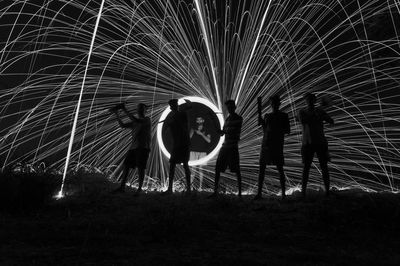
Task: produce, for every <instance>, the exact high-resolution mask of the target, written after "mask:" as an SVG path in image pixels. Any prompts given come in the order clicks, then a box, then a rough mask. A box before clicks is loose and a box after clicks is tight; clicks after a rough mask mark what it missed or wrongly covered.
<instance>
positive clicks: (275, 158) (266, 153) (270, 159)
mask: <svg viewBox="0 0 400 266" xmlns="http://www.w3.org/2000/svg"><path fill="white" fill-rule="evenodd" d="M284 164H285V160H284V157H283V147H261V154H260V165H279V166H280V165H284Z"/></svg>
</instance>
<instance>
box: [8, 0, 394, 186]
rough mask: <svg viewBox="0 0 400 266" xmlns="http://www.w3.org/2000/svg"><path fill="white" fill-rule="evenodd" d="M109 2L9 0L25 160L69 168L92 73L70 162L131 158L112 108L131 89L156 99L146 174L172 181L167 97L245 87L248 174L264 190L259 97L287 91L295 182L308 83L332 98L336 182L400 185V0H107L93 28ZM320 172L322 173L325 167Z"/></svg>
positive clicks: (12, 130)
mask: <svg viewBox="0 0 400 266" xmlns="http://www.w3.org/2000/svg"><path fill="white" fill-rule="evenodd" d="M101 2H102V1H100V0H98V1H86V0H85V1H80V0H74V1H67V0H64V1H61V0H57V1H55V0H54V1H52V0H48V1H43V2H42V4H41V5H38V3H39V2H37V1H18V0H16V1H1V3H0V29H1V36H0V41H1V46H0V48H1V50H0V74H1V77H0V82H1V84H0V89H1V96H0V101H1V120H0V124H1V131H0V132H1V133H0V134H1V140H0V156H1V163H2V165H3V166H6V165H12V164H14V163H16V162H20V161H23V160H25V161H29V162H40V161H47V162H48V163H50V164H53V165H54V166H55V167H58V168H59V169H60V170H62V169H63V168H64V165H65V156H66V154H67V149H68V142H69V140H70V135H71V129H72V128H73V121H74V115H75V111H76V110H77V106H78V99H79V95H80V89H81V87H82V84H83V82H84V88H83V92H84V93H83V97H82V100H81V101H80V111H79V113H78V119H77V124H76V132H75V135H74V136H75V138H74V144H73V146H71V148H72V150H71V161H72V162H73V165H70V166H71V167H72V166H74V167H75V166H79V165H85V166H91V167H97V168H100V169H107V170H108V169H110V167H112V166H114V167H117V166H118V165H120V164H121V162H122V160H123V157H124V155H125V151H126V149H127V148H128V147H129V142H130V132H128V131H123V130H121V129H120V128H119V126H118V124H117V123H116V121H115V118H114V117H113V116H112V115H111V114H110V113H109V112H108V109H109V108H110V107H111V106H113V105H115V104H116V103H119V102H121V101H127V106H128V109H130V110H134V109H135V106H136V104H137V103H138V102H144V103H146V104H148V105H150V106H151V108H150V115H151V118H152V123H153V126H152V129H153V141H152V152H151V155H150V159H149V164H148V171H147V175H148V176H147V179H148V180H147V181H146V182H147V184H149V186H151V185H150V184H155V183H157V184H159V185H160V186H165V183H166V180H167V178H166V177H167V172H168V160H167V158H166V157H165V156H164V155H163V153H162V152H161V150H160V147H159V146H158V142H157V140H156V139H157V137H156V133H157V123H158V121H159V118H160V116H161V114H162V112H163V111H164V110H165V108H166V107H167V102H168V100H169V99H171V98H182V97H187V96H196V97H201V98H204V99H207V100H208V101H210V102H211V103H213V104H214V105H215V106H218V107H220V106H221V103H223V102H224V101H225V100H226V99H236V100H237V104H238V112H239V113H240V114H241V115H242V116H243V117H244V125H243V130H242V140H241V142H240V154H241V165H242V169H243V170H242V172H243V174H242V175H243V178H244V182H245V186H247V188H248V189H249V190H252V189H254V187H255V185H256V179H257V174H258V156H259V149H260V142H261V137H262V131H261V129H260V128H259V127H258V126H257V119H256V115H255V114H256V98H257V96H259V95H262V96H263V98H264V101H266V99H268V97H269V96H271V95H272V94H275V93H280V94H281V98H282V99H283V100H282V109H283V110H284V111H286V112H288V113H289V114H290V117H291V127H292V134H291V135H290V136H288V137H287V138H286V145H285V156H286V166H285V170H286V174H287V177H288V182H289V188H290V187H292V188H294V187H296V186H297V185H298V183H299V181H300V179H301V171H302V164H301V158H300V140H301V129H300V126H299V124H298V123H297V122H296V121H295V116H296V113H297V112H298V110H299V109H300V108H302V107H304V103H303V101H302V96H303V95H304V94H305V93H306V92H309V91H314V92H316V94H317V95H318V96H320V97H322V96H328V97H330V98H331V99H332V102H333V105H332V106H330V107H329V108H328V112H329V113H330V114H331V115H332V117H334V119H335V121H336V125H335V126H334V127H329V128H327V130H326V134H327V136H328V139H329V143H330V151H331V155H332V159H333V160H332V163H331V164H330V171H331V180H332V183H333V184H334V185H335V186H338V187H360V188H365V189H367V190H371V191H382V190H392V191H398V186H399V174H400V156H399V155H400V152H399V134H400V132H399V131H400V105H399V103H400V101H399V100H400V92H399V81H400V79H399V78H400V60H399V59H400V43H399V34H398V32H397V31H398V28H400V27H399V26H400V14H399V12H400V3H399V2H398V1H395V0H387V1H381V0H371V1H357V0H343V1H338V0H336V1H334V0H329V1H326V0H304V1H289V0H269V1H268V0H265V1H254V0H242V1H233V0H232V1H230V0H226V1H216V0H214V1H211V0H204V1H197V0H185V1H179V0H153V1H134V0H132V1H119V0H118V1H117V0H109V1H108V0H107V1H105V4H104V9H103V11H102V12H101V19H100V23H99V27H98V29H97V34H96V36H95V38H92V37H93V32H95V31H94V28H95V25H96V19H97V18H98V17H99V16H98V15H99V10H100V5H101ZM92 39H94V44H93V51H92V53H91V57H90V60H89V66H88V69H87V72H86V62H87V61H88V57H89V51H90V46H91V41H92ZM85 73H86V78H84V76H85ZM84 79H85V80H84ZM265 107H266V108H265V110H264V111H265V112H266V111H268V110H269V108H267V105H265ZM214 165H215V157H214V159H212V160H211V161H210V162H209V163H208V165H207V166H204V167H203V171H204V172H205V179H206V180H205V181H204V182H205V183H206V185H208V186H210V187H211V185H212V180H213V177H214V176H213V173H214ZM179 171H181V170H180V169H179ZM267 175H268V176H267V178H266V180H267V190H268V192H273V193H276V192H277V191H278V187H279V181H278V178H277V174H276V172H275V170H273V171H267ZM177 176H183V173H182V172H177ZM224 177H225V178H224V179H223V183H224V185H225V187H226V189H227V190H234V188H235V184H236V182H235V176H234V175H231V174H226V175H225V176H224ZM269 177H271V178H269ZM310 182H311V183H312V184H314V185H315V186H319V185H320V184H321V183H322V180H321V177H320V172H319V170H318V167H314V168H313V170H312V171H311V176H310Z"/></svg>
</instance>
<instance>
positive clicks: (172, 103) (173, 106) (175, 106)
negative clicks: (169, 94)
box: [168, 99, 178, 112]
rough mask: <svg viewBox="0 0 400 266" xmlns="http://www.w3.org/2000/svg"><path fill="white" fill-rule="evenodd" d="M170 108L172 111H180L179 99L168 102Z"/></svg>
mask: <svg viewBox="0 0 400 266" xmlns="http://www.w3.org/2000/svg"><path fill="white" fill-rule="evenodd" d="M168 104H169V108H171V111H174V112H176V111H178V100H177V99H171V100H169V101H168Z"/></svg>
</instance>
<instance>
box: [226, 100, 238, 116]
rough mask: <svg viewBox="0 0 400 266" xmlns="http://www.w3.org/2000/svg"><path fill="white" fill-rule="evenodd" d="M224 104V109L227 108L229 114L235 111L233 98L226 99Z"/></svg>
mask: <svg viewBox="0 0 400 266" xmlns="http://www.w3.org/2000/svg"><path fill="white" fill-rule="evenodd" d="M225 106H226V109H228V112H229V113H230V114H234V113H235V110H236V104H235V101H234V100H227V101H226V102H225Z"/></svg>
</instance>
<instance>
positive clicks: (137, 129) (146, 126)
mask: <svg viewBox="0 0 400 266" xmlns="http://www.w3.org/2000/svg"><path fill="white" fill-rule="evenodd" d="M119 110H122V111H123V112H124V113H125V114H126V115H127V116H128V117H129V119H130V120H131V121H130V122H128V123H124V122H123V121H122V119H121V117H120V112H119ZM111 111H112V112H114V113H115V115H116V117H117V121H118V123H119V125H120V126H121V127H122V128H129V129H130V130H131V134H132V143H131V146H130V147H129V150H128V152H127V154H126V156H125V160H124V163H123V164H124V170H123V173H122V180H121V186H120V187H119V188H118V189H117V190H115V192H124V191H125V184H126V180H127V177H128V174H129V170H130V169H131V168H132V169H135V168H137V169H138V172H139V186H138V189H137V193H139V192H141V191H142V186H143V180H144V174H145V169H146V164H147V159H148V157H149V153H150V142H151V121H150V118H149V117H146V105H145V104H143V103H139V104H138V105H137V117H136V116H134V115H132V114H131V113H130V112H129V111H128V110H127V109H126V107H125V104H120V105H117V106H116V107H114V108H112V109H111Z"/></svg>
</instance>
